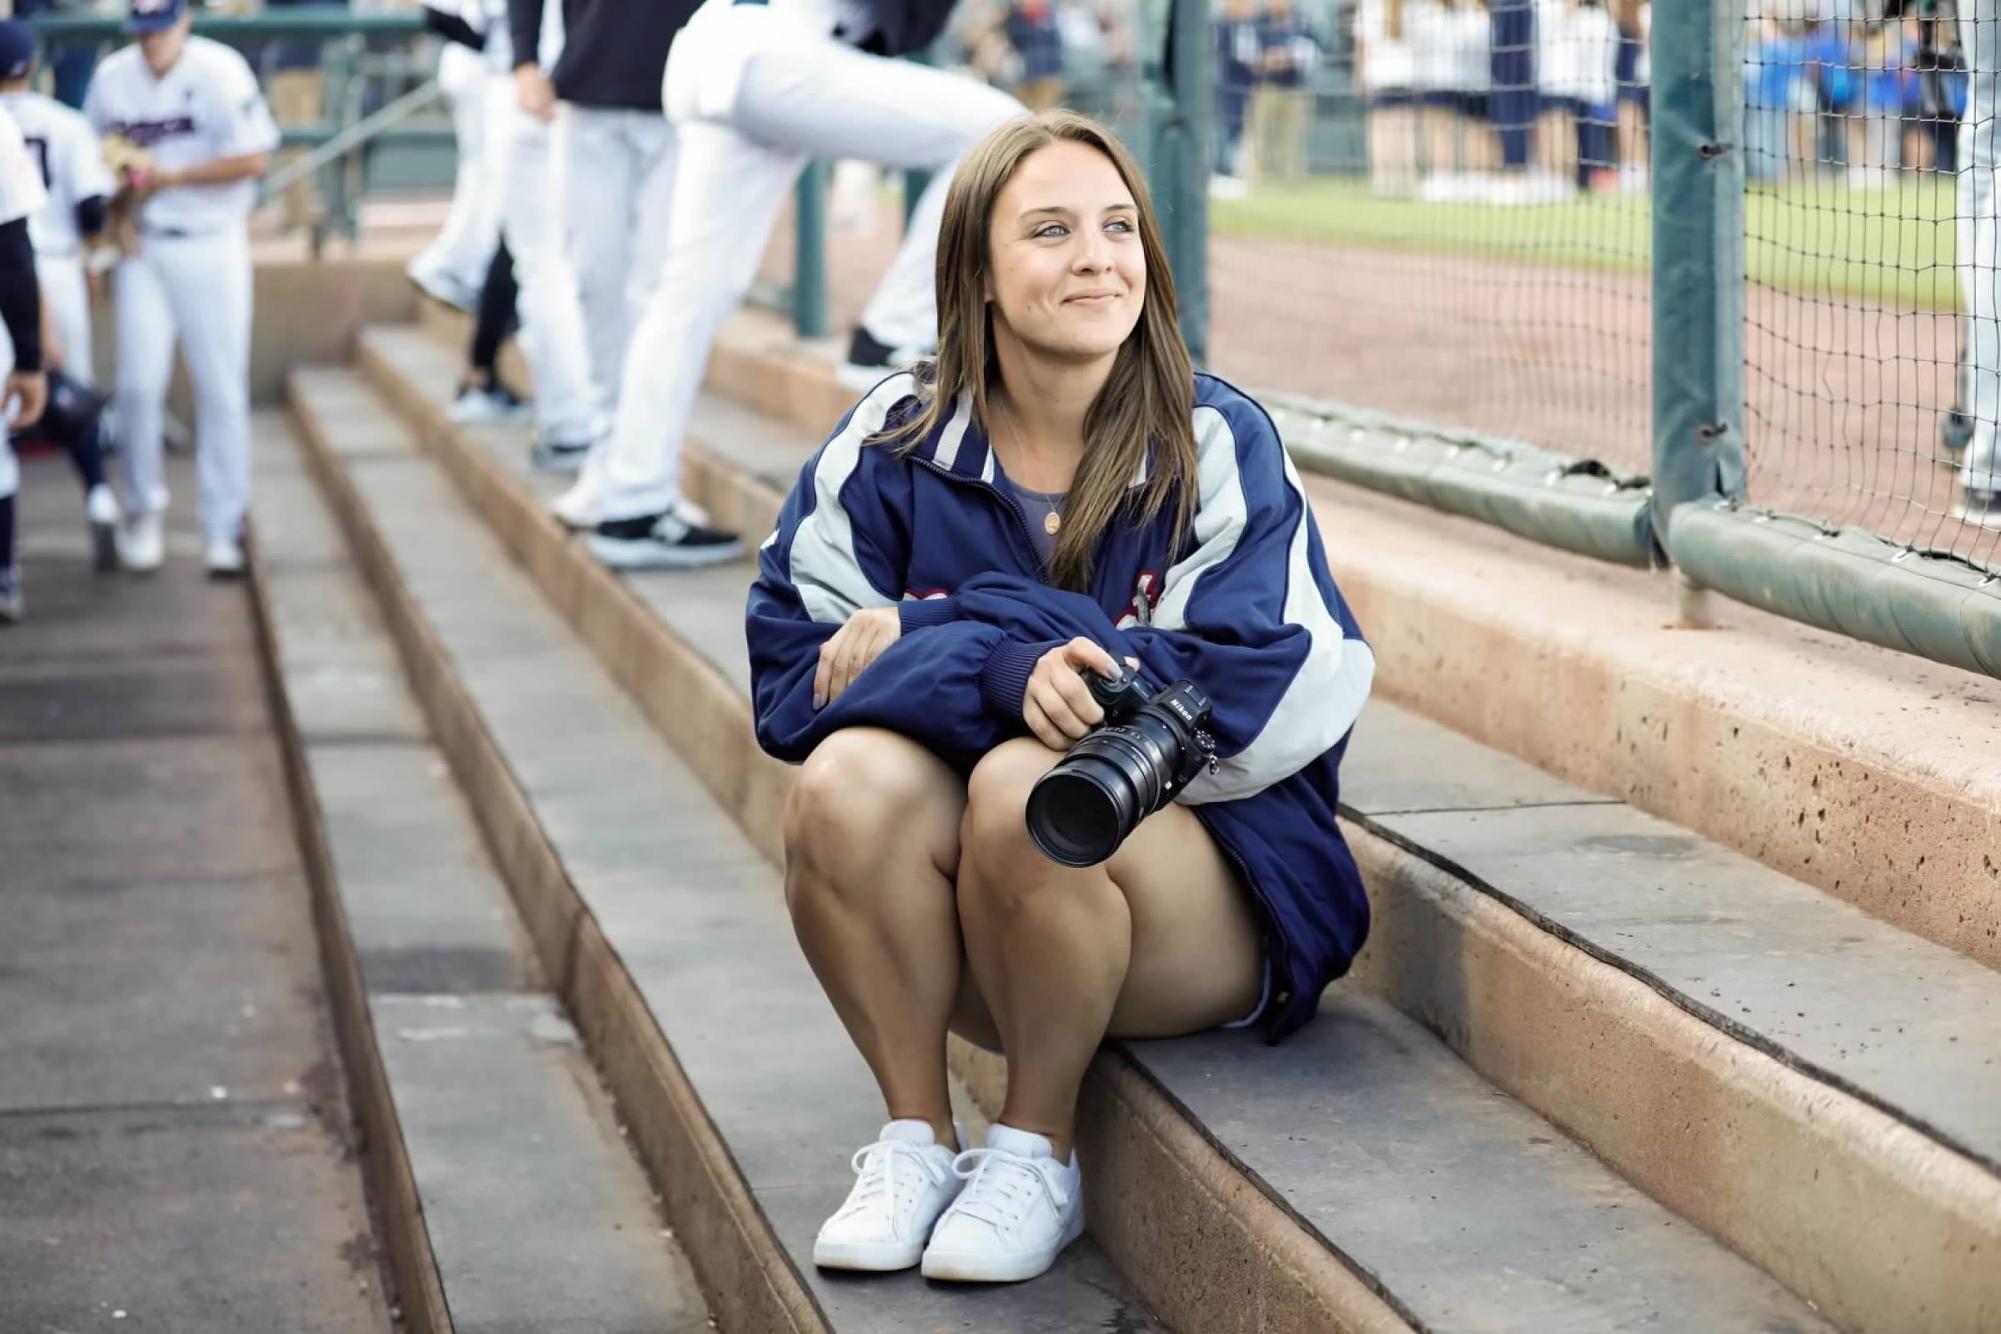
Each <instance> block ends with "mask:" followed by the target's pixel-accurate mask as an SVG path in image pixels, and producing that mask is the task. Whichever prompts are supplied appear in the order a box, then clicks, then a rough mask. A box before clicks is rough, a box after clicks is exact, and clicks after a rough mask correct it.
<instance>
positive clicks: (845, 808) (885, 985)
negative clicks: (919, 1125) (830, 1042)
mask: <svg viewBox="0 0 2001 1334" xmlns="http://www.w3.org/2000/svg"><path fill="white" fill-rule="evenodd" d="M965 804H966V799H965V786H964V784H962V783H961V782H960V781H959V777H958V775H957V774H955V773H954V772H953V771H952V770H951V768H950V767H949V766H947V765H946V764H944V763H943V762H942V761H940V760H939V759H938V758H937V757H936V756H934V755H932V754H931V753H930V752H929V751H927V750H925V749H924V748H923V747H922V746H920V745H918V744H917V743H915V742H913V741H911V740H909V739H908V738H905V737H902V736H899V735H897V734H896V733H894V732H887V731H882V730H879V729H876V728H850V729H848V730H846V731H841V732H836V733H834V734H833V735H832V736H830V737H828V738H827V739H826V740H825V741H823V742H821V743H820V745H819V747H818V749H816V750H814V752H813V753H812V755H811V756H809V757H808V758H807V760H806V763H805V765H804V767H803V768H802V769H801V771H800V773H799V778H798V781H797V782H796V783H795V784H794V785H793V789H792V796H791V799H790V800H789V801H788V802H787V804H786V808H785V901H786V903H787V905H789V906H790V908H791V909H792V925H793V930H794V931H795V932H796V933H797V934H798V937H799V946H800V948H801V949H802V950H804V951H805V954H806V959H807V962H809V963H811V964H812V966H813V972H814V973H815V975H817V976H818V977H819V979H820V985H821V986H822V987H823V988H825V990H826V992H827V997H828V999H829V1000H831V1001H833V1003H834V1010H835V1012H836V1013H838V1014H839V1015H840V1017H841V1022H842V1023H843V1024H845V1025H846V1026H847V1030H848V1036H849V1037H850V1038H852V1039H853V1040H854V1044H855V1046H856V1047H857V1048H859V1049H860V1051H861V1054H862V1057H863V1059H864V1060H866V1061H867V1062H868V1065H869V1069H870V1070H871V1071H873V1072H874V1074H875V1079H876V1083H877V1084H878V1085H879V1086H880V1087H881V1089H882V1097H883V1101H884V1102H885V1103H886V1104H887V1105H888V1108H889V1115H890V1118H891V1119H892V1120H901V1119H905V1118H909V1119H913V1120H922V1121H928V1122H930V1123H931V1129H932V1133H933V1134H935V1135H936V1136H937V1138H938V1142H939V1143H940V1144H944V1145H952V1144H954V1143H955V1142H956V1141H955V1139H954V1137H953V1136H954V1132H953V1129H952V1106H951V1101H950V1098H949V1096H948V1094H947V1091H946V1082H945V1027H946V1023H947V1022H948V1020H949V1019H950V1018H951V1017H952V1015H953V1012H954V1008H955V1006H958V1005H962V1002H961V1000H960V989H961V988H960V974H961V971H962V969H961V967H960V958H961V954H960V945H959V923H958V912H957V908H956V906H955V905H954V903H953V895H952V880H953V877H954V876H955V875H956V874H957V872H958V862H959V825H960V820H961V816H962V814H963V812H964V810H965Z"/></svg>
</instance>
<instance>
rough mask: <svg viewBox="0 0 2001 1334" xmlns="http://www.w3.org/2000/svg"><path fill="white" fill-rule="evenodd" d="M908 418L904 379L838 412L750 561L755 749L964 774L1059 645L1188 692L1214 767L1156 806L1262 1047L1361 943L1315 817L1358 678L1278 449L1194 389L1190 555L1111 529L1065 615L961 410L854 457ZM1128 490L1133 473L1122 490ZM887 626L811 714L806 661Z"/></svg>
mask: <svg viewBox="0 0 2001 1334" xmlns="http://www.w3.org/2000/svg"><path fill="white" fill-rule="evenodd" d="M917 394H918V384H917V381H916V380H915V378H914V377H913V376H912V375H910V374H909V373H907V372H906V373H904V374H900V375H894V376H891V377H890V378H889V379H887V380H885V381H883V382H882V383H881V384H879V385H877V386H876V388H875V389H874V390H873V391H871V392H870V394H869V395H868V397H867V398H865V399H863V400H862V401H861V402H860V403H859V404H857V405H856V406H855V407H854V408H853V409H852V410H850V411H849V413H848V415H847V417H846V418H845V419H844V420H843V421H842V422H841V424H840V426H839V427H838V428H837V429H836V430H835V431H834V434H833V437H832V438H831V439H829V440H828V441H827V443H826V444H825V445H824V446H822V447H821V449H820V450H819V452H818V453H816V454H815V455H814V456H813V458H812V460H811V461H810V462H808V463H807V465H806V466H805V468H804V469H803V470H802V471H801V473H800V475H799V481H798V484H797V485H796V486H795V487H794V488H793V490H792V495H791V496H790V498H789V499H787V500H786V502H785V508H784V510H783V511H782V512H781V513H780V515H779V519H778V528H777V531H775V532H773V533H772V535H771V536H770V537H769V538H768V539H767V540H766V541H765V543H764V546H763V549H762V551H761V553H760V556H759V571H758V579H757V582H756V583H755V584H753V585H752V587H751V591H750V605H749V611H748V625H747V634H748V638H749V641H750V668H751V680H752V690H753V695H754V700H755V709H756V714H757V737H758V742H759V743H760V744H761V745H762V746H763V747H764V749H765V750H767V751H769V752H770V753H771V754H773V755H776V756H778V757H779V758H780V759H784V760H791V761H798V760H803V759H805V757H806V756H807V755H808V754H809V753H810V752H811V751H812V749H813V748H814V746H816V745H818V744H819V743H820V741H821V740H822V738H824V737H826V736H827V735H828V734H829V733H831V732H834V731H835V730H837V729H839V728H843V727H854V726H875V727H886V728H890V729H892V730H894V731H897V732H901V733H903V734H904V735H906V736H909V737H911V738H912V739H914V740H916V741H918V742H920V743H922V744H924V745H925V746H927V747H929V748H930V749H931V750H933V751H934V752H936V753H937V754H938V755H939V756H941V757H942V758H944V759H945V760H946V761H948V762H949V763H951V764H953V765H955V766H957V767H958V768H959V770H960V771H961V772H962V773H965V772H970V771H971V769H972V766H973V765H974V764H975V763H977V762H978V760H979V759H980V757H981V756H983V755H984V754H986V752H987V751H989V750H991V749H992V748H993V747H994V746H996V745H998V744H999V743H1000V742H1002V741H1005V740H1007V739H1008V738H1010V737H1015V736H1023V735H1027V734H1028V728H1027V725H1026V724H1025V723H1024V722H1023V721H1022V716H1021V707H1022V696H1023V694H1024V693H1025V692H1026V690H1027V686H1028V678H1029V674H1030V673H1031V672H1032V671H1033V670H1034V667H1035V663H1036V661H1037V660H1038V659H1039V658H1040V657H1041V656H1042V655H1043V654H1044V653H1045V652H1047V651H1048V650H1049V649H1051V648H1053V647H1055V646H1056V645H1058V644H1062V643H1065V642H1067V641H1068V640H1070V639H1072V638H1074V637H1076V636H1079V635H1081V636H1084V637H1086V638H1088V639H1091V640H1093V641H1095V642H1097V643H1098V644H1101V645H1103V646H1104V647H1105V648H1106V649H1107V650H1108V651H1109V652H1111V653H1112V654H1113V655H1114V656H1115V657H1118V658H1122V659H1123V658H1126V657H1132V658H1137V659H1138V660H1139V662H1140V664H1141V674H1142V676H1143V677H1144V678H1145V679H1146V681H1147V682H1148V684H1149V685H1151V686H1153V687H1155V688H1158V687H1159V686H1162V685H1165V684H1168V683H1171V682H1174V681H1178V680H1180V679H1182V678H1184V677H1186V678H1188V679H1189V680H1192V681H1194V682H1195V683H1196V684H1197V685H1199V686H1201V687H1202V689H1203V690H1204V691H1206V692H1207V693H1208V695H1209V697H1210V699H1211V701H1212V702H1213V703H1214V706H1215V714H1214V717H1213V718H1212V720H1211V722H1210V731H1211V732H1212V733H1213V734H1214V736H1215V738H1216V744H1217V755H1218V757H1219V758H1220V761H1221V763H1220V765H1219V767H1218V769H1217V771H1216V772H1214V773H1213V774H1210V773H1205V774H1203V775H1201V776H1200V777H1198V778H1196V779H1195V780H1194V781H1193V782H1191V783H1190V784H1189V786H1188V787H1187V788H1186V789H1185V790H1184V791H1183V793H1182V794H1181V796H1180V797H1179V798H1178V800H1180V801H1181V802H1183V803H1184V804H1186V805H1188V806H1189V807H1190V808H1192V809H1193V810H1194V812H1195V814H1196V815H1197V816H1198V817H1199V818H1200V819H1201V820H1202V822H1203V824H1204V826H1205V827H1206V828H1207V829H1208V831H1209V834H1210V836H1211V837H1212V838H1214V839H1215V840H1216V842H1217V843H1218V844H1219V845H1220V846H1221V847H1222V848H1223V850H1224V851H1225V853H1226V854H1228V855H1229V856H1230V857H1231V858H1232V860H1234V861H1235V863H1236V865H1237V867H1238V869H1239V871H1240V872H1241V873H1242V875H1243V877H1244V880H1245V882H1246V883H1247V884H1248V885H1249V886H1250V888H1251V890H1252V892H1253V893H1254V894H1255V896H1256V899H1257V902H1258V905H1259V907H1260V909H1261V910H1262V914H1263V917H1264V922H1265V927H1266V942H1267V950H1268V953H1269V957H1270V960H1271V964H1272V970H1273V971H1272V979H1273V980H1272V999H1271V1003H1270V1006H1269V1008H1268V1009H1267V1011H1266V1014H1265V1019H1266V1021H1267V1023H1268V1024H1269V1031H1270V1034H1271V1037H1272V1040H1273V1041H1277V1040H1278V1039H1280V1038H1282V1037H1284V1036H1285V1035H1286V1034H1287V1033H1290V1032H1292V1031H1293V1030H1294V1029H1297V1028H1298V1027H1299V1026H1300V1025H1301V1024H1303V1023H1305V1022H1306V1021H1307V1020H1308V1019H1310V1018H1312V1016H1313V1012H1314V1010H1315V1008H1316V1007H1317V1006H1318V1004H1319V999H1320V993H1321V991H1322V990H1323V989H1324V988H1325V987H1326V985H1327V984H1328V983H1329V982H1330V981H1332V980H1333V979H1334V978H1336V977H1339V976H1340V975H1341V974H1342V973H1344V972H1346V971H1347V968H1348V965H1349V962H1350V961H1351V960H1352V959H1353V958H1354V955H1355V952H1356V951H1357V950H1358V949H1360V948H1361V945H1362V940H1363V937H1364V936H1365V935H1366V934H1367V932H1368V903H1367V900H1366V899H1365V898H1364V897H1363V893H1362V883H1361V877H1360V875H1359V873H1358V872H1357V871H1356V868H1355V861H1354V858H1353V857H1352V856H1351V855H1350V853H1349V851H1348V846H1347V843H1346V842H1345V840H1343V838H1342V837H1341V832H1340V830H1339V828H1338V827H1337V826H1336V824H1335V818H1334V817H1335V796H1336V790H1337V789H1336V769H1337V767H1338V766H1339V764H1340V761H1341V754H1342V752H1343V750H1345V749H1346V746H1347V738H1348V731H1349V728H1350V727H1351V726H1352V725H1353V723H1354V721H1355V717H1356V715H1357V714H1358V713H1359V712H1360V711H1361V707H1362V701H1363V700H1364V699H1365V698H1366V697H1367V695H1368V693H1369V682H1370V679H1371V678H1372V676H1373V675H1374V672H1375V658H1374V655H1373V654H1372V653H1371V652H1370V650H1369V646H1368V645H1367V644H1366V643H1365V642H1364V641H1363V639H1362V636H1361V632H1360V630H1358V629H1357V628H1356V625H1355V621H1354V618H1353V617H1352V616H1351V615H1350V614H1349V612H1348V607H1347V604H1346V603H1344V602H1343V601H1342V599H1341V594H1340V592H1339V591H1338V590H1337V589H1336V588H1335V587H1334V580H1333V577H1332V576H1331V575H1330V574H1329V573H1328V571H1327V560H1326V555H1325V552H1324V551H1323V549H1322V547H1321V542H1320V533H1319V529H1318V528H1317V526H1316V525H1315V524H1314V521H1313V511H1312V509H1311V507H1310V506H1309V505H1308V504H1307V501H1306V494H1305V492H1304V490H1303V489H1302V488H1301V486H1300V483H1299V475H1298V474H1297V473H1296V472H1295V471H1294V470H1293V467H1292V461H1291V460H1290V459H1289V458H1288V457H1287V456H1286V453H1285V449H1284V447H1283V445H1281V443H1280V442H1279V436H1278V430H1277V428H1276V427H1275V426H1274V425H1273V424H1272V420H1271V418H1270V417H1269V416H1268V415H1267V414H1266V413H1265V411H1264V409H1263V408H1261V407H1259V406H1258V404H1257V403H1256V402H1254V401H1253V400H1251V399H1250V398H1249V397H1247V396H1246V395H1244V394H1243V393H1241V392H1240V391H1238V390H1237V389H1236V388H1234V387H1233V386H1231V385H1229V384H1227V383H1225V382H1224V381H1222V380H1219V379H1217V378H1215V377H1214V376H1209V375H1200V376H1197V377H1196V384H1195V404H1196V406H1195V420H1194V425H1195V441H1196V445H1197V449H1198V459H1199V463H1198V473H1199V485H1200V503H1199V506H1198V508H1197V509H1196V512H1195V517H1194V522H1193V524H1192V525H1191V529H1192V531H1191V532H1189V533H1188V534H1187V535H1186V536H1185V537H1184V538H1183V539H1182V541H1181V543H1180V545H1179V546H1178V547H1175V546H1172V545H1171V540H1172V533H1173V517H1172V514H1171V512H1169V513H1163V514H1162V515H1161V516H1160V517H1159V518H1157V519H1156V520H1154V521H1152V522H1149V523H1146V524H1144V525H1141V524H1139V523H1137V522H1136V521H1134V520H1130V519H1129V520H1127V521H1125V522H1115V523H1114V524H1113V526H1112V527H1111V528H1110V529H1108V530H1107V532H1106V534H1105V537H1104V538H1103V540H1102V542H1101V544H1100V546H1099V549H1098V552H1097V557H1096V561H1095V563H1094V569H1093V575H1092V586H1091V589H1090V591H1089V593H1080V592H1071V591H1068V590H1064V589H1058V588H1052V587H1050V586H1049V585H1048V584H1046V583H1044V582H1043V578H1044V570H1043V566H1042V562H1041V560H1040V558H1039V556H1038V555H1037V552H1036V548H1035V546H1034V544H1033V542H1032V541H1031V539H1030V537H1029V534H1028V528H1027V521H1026V519H1025V518H1024V517H1023V515H1022V512H1021V510H1020V508H1019V507H1018V506H1017V505H1016V504H1015V502H1014V501H1013V499H1012V498H1010V497H1009V496H1007V495H1006V494H1005V493H1004V492H1003V491H1001V490H1000V489H998V488H997V487H996V486H995V485H994V480H995V473H996V469H997V465H996V463H995V461H994V456H993V453H992V451H991V450H990V449H989V448H988V445H987V441H986V438H985V436H984V435H983V434H982V432H981V430H980V427H979V425H978V424H977V423H975V422H974V421H973V420H972V407H971V396H970V395H967V396H965V398H964V399H963V400H962V401H961V402H960V404H959V406H958V411H957V412H956V413H955V414H954V415H953V416H952V417H951V418H950V420H949V421H948V422H946V423H945V425H944V426H942V427H941V428H939V429H938V430H936V431H934V432H932V433H931V434H930V435H929V436H927V437H926V438H925V439H924V440H922V441H921V442H920V443H919V444H918V446H917V447H916V448H915V449H914V450H913V451H911V452H910V453H909V454H908V455H899V454H898V453H897V452H896V451H895V450H894V449H891V448H888V447H884V446H870V445H866V444H864V443H863V442H864V441H866V440H867V439H868V438H869V437H870V436H871V435H873V434H874V433H875V432H877V431H879V430H881V429H883V428H884V427H885V426H887V425H894V424H896V423H897V422H900V421H907V420H909V419H910V417H912V416H913V415H915V414H916V413H917V412H918V411H919V410H920V409H921V406H922V405H921V403H920V401H919V399H918V397H917ZM1146 477H1147V471H1146V466H1145V465H1142V467H1141V468H1140V470H1139V472H1138V474H1137V475H1136V476H1135V477H1134V478H1133V482H1132V484H1133V485H1134V486H1135V487H1137V486H1139V485H1140V484H1141V483H1143V482H1144V481H1145V480H1146ZM891 605H896V606H899V607H900V608H901V616H902V623H903V634H902V636H901V637H900V638H899V639H898V640H897V641H896V643H895V644H893V645H891V646H890V647H889V648H888V649H887V650H885V651H884V652H883V654H882V655H881V656H880V657H878V658H877V659H876V660H875V661H874V662H873V663H871V664H870V665H869V667H868V668H867V670H865V671H864V672H862V674H861V675H860V676H858V677H857V678H856V679H855V681H854V682H853V684H851V685H850V686H849V687H848V689H847V690H846V691H845V692H844V693H843V694H842V695H841V696H840V697H839V698H838V699H836V700H834V701H833V702H832V703H831V704H829V705H827V706H826V707H825V708H823V709H819V710H815V709H814V707H813V699H812V694H813V672H814V669H815V667H816V665H817V658H818V652H819V648H820V645H821V644H823V643H825V642H826V640H827V639H828V638H830V637H831V636H832V635H833V633H834V632H835V631H836V630H837V629H839V628H840V626H841V625H842V624H843V623H844V622H845V621H846V620H847V618H848V617H849V616H850V615H852V614H853V613H854V612H855V611H857V610H859V609H861V608H864V607H886V606H891Z"/></svg>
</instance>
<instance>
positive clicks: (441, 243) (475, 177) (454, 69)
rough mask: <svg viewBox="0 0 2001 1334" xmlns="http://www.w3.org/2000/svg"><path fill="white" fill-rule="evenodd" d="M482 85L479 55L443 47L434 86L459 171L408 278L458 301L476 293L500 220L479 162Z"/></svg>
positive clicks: (448, 45)
mask: <svg viewBox="0 0 2001 1334" xmlns="http://www.w3.org/2000/svg"><path fill="white" fill-rule="evenodd" d="M485 81H486V65H485V62H484V61H483V60H482V59H481V58H480V56H479V55H478V53H476V52H474V51H471V50H469V49H467V48H466V47H463V46H460V45H458V44H457V43H455V42H448V43H446V44H445V49H444V51H443V52H441V53H440V54H439V56H438V86H439V87H440V88H441V89H442V90H443V91H444V94H445V97H446V100H447V101H449V102H450V104H451V109H452V136H453V138H454V140H455V141H456V143H457V146H458V167H457V172H456V174H455V176H454V177H453V182H452V202H451V207H450V209H449V210H448V211H447V212H446V214H445V222H444V226H442V227H440V228H439V229H438V234H437V236H436V237H435V238H434V239H433V240H432V242H431V244H429V245H428V246H426V247H424V251H423V253H422V254H420V255H418V256H417V257H416V258H415V259H413V260H412V261H410V276H411V277H412V279H414V280H415V281H416V282H417V285H418V286H420V287H423V288H424V289H425V290H426V291H433V292H434V294H436V293H438V292H442V293H445V294H449V295H451V296H455V297H458V298H460V299H462V300H469V299H470V298H472V297H473V296H474V295H475V294H476V293H477V292H478V291H479V286H480V280H481V278H482V276H483V275H484V274H485V272H486V264H487V257H488V256H490V255H491V254H492V253H493V246H494V242H495V241H496V240H497V239H498V238H499V235H500V219H499V217H498V216H497V215H496V214H495V213H494V212H493V210H492V209H491V207H489V204H488V198H487V192H486V185H485V176H484V173H485V167H484V164H483V163H482V162H481V157H482V155H483V152H484V148H485V140H486V105H485V101H486V98H485ZM454 304H457V303H456V302H455V303H454Z"/></svg>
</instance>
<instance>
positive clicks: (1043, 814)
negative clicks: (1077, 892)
mask: <svg viewBox="0 0 2001 1334" xmlns="http://www.w3.org/2000/svg"><path fill="white" fill-rule="evenodd" d="M1138 806H1139V804H1138V800H1137V795H1136V794H1135V793H1134V791H1133V787H1132V783H1131V782H1130V781H1128V779H1127V777H1126V774H1125V772H1124V770H1123V769H1122V768H1121V767H1120V766H1119V765H1117V764H1115V763H1114V762H1112V760H1111V759H1109V758H1108V757H1106V756H1102V755H1078V754H1077V753H1076V752H1075V751H1072V752H1071V755H1070V758H1069V759H1067V760H1065V761H1064V762H1063V763H1062V764H1061V765H1059V766H1057V767H1056V768H1054V769H1051V770H1050V771H1049V772H1048V773H1046V774H1044V775H1043V776H1042V778H1041V780H1040V781H1038V782H1037V783H1036V785H1035V787H1034V788H1033V789H1032V790H1031V791H1030V792H1029V794H1028V832H1029V834H1030V836H1031V837H1033V838H1034V839H1035V846H1036V847H1038V848H1041V849H1042V854H1043V855H1044V856H1045V857H1047V858H1049V859H1050V860H1051V861H1053V862H1061V863H1062V864H1063V865H1065V866H1096V865H1097V864H1098V863H1099V862H1102V861H1104V860H1105V859H1106V858H1107V857H1109V856H1111V855H1112V854H1113V853H1114V852H1117V851H1118V850H1119V844H1120V843H1121V842H1122V841H1124V839H1125V836H1126V834H1127V832H1128V831H1130V830H1131V829H1132V828H1133V826H1134V825H1135V824H1137V823H1138V822H1139V808H1138Z"/></svg>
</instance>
